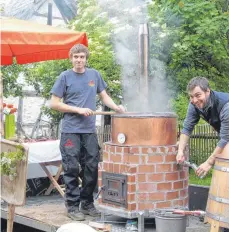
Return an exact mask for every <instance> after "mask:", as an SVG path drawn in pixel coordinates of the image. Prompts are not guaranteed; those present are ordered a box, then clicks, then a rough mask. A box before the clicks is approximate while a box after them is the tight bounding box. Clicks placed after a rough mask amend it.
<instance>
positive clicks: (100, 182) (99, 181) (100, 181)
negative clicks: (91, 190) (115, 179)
mask: <svg viewBox="0 0 229 232" xmlns="http://www.w3.org/2000/svg"><path fill="white" fill-rule="evenodd" d="M98 185H99V186H100V187H101V186H102V185H103V184H102V179H99V180H98Z"/></svg>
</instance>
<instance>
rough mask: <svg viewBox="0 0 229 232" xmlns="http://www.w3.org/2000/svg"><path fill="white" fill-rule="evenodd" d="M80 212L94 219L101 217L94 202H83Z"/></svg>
mask: <svg viewBox="0 0 229 232" xmlns="http://www.w3.org/2000/svg"><path fill="white" fill-rule="evenodd" d="M80 212H82V213H83V214H85V215H90V216H92V217H99V216H101V213H100V212H99V211H98V210H97V209H96V208H95V206H94V204H93V202H81V205H80Z"/></svg>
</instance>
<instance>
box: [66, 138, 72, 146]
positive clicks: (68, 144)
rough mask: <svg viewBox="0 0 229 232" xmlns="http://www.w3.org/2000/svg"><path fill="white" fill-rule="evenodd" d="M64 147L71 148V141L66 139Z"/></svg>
mask: <svg viewBox="0 0 229 232" xmlns="http://www.w3.org/2000/svg"><path fill="white" fill-rule="evenodd" d="M64 146H65V147H73V143H72V140H71V139H68V140H67V142H66V143H65V144H64Z"/></svg>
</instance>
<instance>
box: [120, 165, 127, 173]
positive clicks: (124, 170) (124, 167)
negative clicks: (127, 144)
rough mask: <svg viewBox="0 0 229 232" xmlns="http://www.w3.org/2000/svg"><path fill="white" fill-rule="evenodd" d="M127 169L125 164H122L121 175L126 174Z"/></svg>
mask: <svg viewBox="0 0 229 232" xmlns="http://www.w3.org/2000/svg"><path fill="white" fill-rule="evenodd" d="M126 171H127V167H126V165H125V164H120V173H126Z"/></svg>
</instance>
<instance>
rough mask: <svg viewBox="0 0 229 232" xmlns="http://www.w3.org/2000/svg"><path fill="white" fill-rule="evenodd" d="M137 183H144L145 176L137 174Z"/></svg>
mask: <svg viewBox="0 0 229 232" xmlns="http://www.w3.org/2000/svg"><path fill="white" fill-rule="evenodd" d="M137 181H138V182H146V174H138V176H137Z"/></svg>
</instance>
